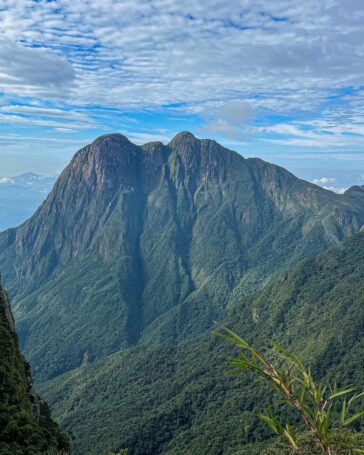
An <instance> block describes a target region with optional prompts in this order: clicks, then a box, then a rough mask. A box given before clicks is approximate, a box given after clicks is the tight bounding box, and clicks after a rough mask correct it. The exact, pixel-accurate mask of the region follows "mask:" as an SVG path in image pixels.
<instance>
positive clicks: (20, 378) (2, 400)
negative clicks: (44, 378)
mask: <svg viewBox="0 0 364 455" xmlns="http://www.w3.org/2000/svg"><path fill="white" fill-rule="evenodd" d="M48 450H65V452H64V453H66V451H67V452H68V442H67V440H66V439H65V438H64V436H62V434H61V433H60V431H59V429H58V426H57V425H56V424H55V423H54V422H53V421H52V419H51V417H50V414H49V410H48V406H47V404H46V403H45V402H44V401H42V400H41V399H40V398H39V396H38V395H37V394H36V393H35V392H34V390H33V388H32V378H31V374H30V368H29V365H28V364H27V363H26V361H25V360H24V358H23V357H22V355H21V354H20V352H19V347H18V339H17V336H16V333H15V328H14V321H13V317H12V314H11V310H10V306H9V303H8V299H7V295H6V293H5V292H4V290H3V289H2V288H1V287H0V453H1V454H2V455H38V454H39V453H45V452H46V451H48ZM47 453H48V452H47Z"/></svg>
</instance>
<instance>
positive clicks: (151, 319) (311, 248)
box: [0, 132, 364, 454]
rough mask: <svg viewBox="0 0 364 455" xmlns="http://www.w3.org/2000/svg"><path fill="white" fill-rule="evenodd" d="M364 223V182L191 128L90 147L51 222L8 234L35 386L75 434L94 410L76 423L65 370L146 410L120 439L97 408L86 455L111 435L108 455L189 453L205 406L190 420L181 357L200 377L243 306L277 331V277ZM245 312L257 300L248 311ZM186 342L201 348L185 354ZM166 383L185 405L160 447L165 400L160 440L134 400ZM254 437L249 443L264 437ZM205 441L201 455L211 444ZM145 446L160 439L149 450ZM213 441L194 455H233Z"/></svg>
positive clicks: (79, 446)
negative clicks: (315, 178)
mask: <svg viewBox="0 0 364 455" xmlns="http://www.w3.org/2000/svg"><path fill="white" fill-rule="evenodd" d="M363 224H364V188H363V187H352V188H350V189H349V190H347V191H346V192H345V193H344V194H342V195H341V194H335V193H333V192H331V191H327V190H325V189H323V188H320V187H318V186H316V185H313V184H311V183H308V182H305V181H303V180H300V179H298V178H296V177H295V176H294V175H292V174H291V173H289V172H288V171H286V170H285V169H283V168H281V167H278V166H275V165H272V164H269V163H266V162H264V161H262V160H260V159H256V158H251V159H244V158H243V157H242V156H241V155H239V154H237V153H235V152H233V151H231V150H228V149H226V148H224V147H222V146H221V145H219V144H218V143H216V142H215V141H212V140H198V139H196V138H195V137H194V136H193V135H192V134H190V133H188V132H182V133H180V134H178V135H177V136H176V137H174V138H173V139H172V140H171V142H170V143H169V144H168V145H164V144H162V143H160V142H153V143H148V144H145V145H143V146H141V147H139V146H136V145H134V144H133V143H131V142H130V141H129V140H128V139H127V138H126V137H124V136H122V135H119V134H112V135H106V136H102V137H100V138H98V139H96V140H95V141H94V142H93V143H92V144H90V145H88V146H86V147H84V148H83V149H81V150H80V151H78V152H77V153H76V155H75V156H74V158H73V159H72V161H71V163H70V164H69V165H68V166H67V168H66V169H65V170H64V171H63V173H62V174H61V176H60V177H59V179H58V180H57V182H56V184H55V186H54V188H53V190H52V192H51V193H50V194H49V195H48V197H47V199H46V201H45V202H44V203H43V204H42V206H41V207H40V208H39V209H38V210H37V211H36V213H35V214H34V215H33V216H32V217H31V218H30V219H29V220H28V221H26V222H25V223H24V224H23V225H22V226H20V227H18V228H16V229H10V230H7V231H6V232H3V233H1V234H0V270H1V271H2V276H3V280H4V282H5V284H6V286H7V288H8V290H9V293H10V295H11V298H12V305H13V309H14V313H15V316H16V320H17V328H18V331H19V336H20V341H21V346H22V349H23V350H24V352H25V354H26V355H27V357H28V358H29V360H30V361H31V364H32V365H33V371H34V376H35V378H36V380H37V381H38V382H39V383H42V386H43V387H44V390H45V391H46V395H47V396H49V397H51V398H52V402H54V403H57V406H60V407H59V408H58V409H59V411H58V412H59V415H62V421H63V424H64V425H65V426H66V427H69V426H71V425H70V424H71V423H73V424H74V423H75V420H77V415H82V413H83V408H82V406H81V409H80V410H79V414H77V412H78V411H77V405H76V404H75V403H74V402H73V401H72V399H71V398H69V397H70V395H71V394H72V393H73V392H72V391H71V387H72V381H71V382H69V380H68V378H69V376H67V374H66V375H65V376H62V375H64V374H65V373H67V372H70V373H68V374H72V370H74V372H75V373H76V374H77V375H78V374H80V375H81V376H80V378H81V379H80V380H81V381H85V383H87V382H88V380H89V379H90V380H91V381H92V378H95V381H96V382H94V383H93V384H94V385H95V390H94V392H93V399H94V400H96V401H98V400H100V401H102V400H103V399H105V400H104V401H105V402H108V401H107V397H114V396H115V394H117V393H118V391H119V393H124V392H123V391H126V390H127V393H130V397H131V401H130V402H128V406H129V407H128V412H130V413H131V414H130V413H129V414H124V410H123V409H124V408H123V409H121V408H118V409H119V410H114V409H113V410H112V414H110V415H112V416H113V419H114V420H113V421H114V422H117V421H118V419H120V422H121V420H122V423H120V425H126V426H125V428H124V427H123V428H124V430H125V431H124V430H123V431H122V432H120V434H119V433H118V432H113V433H112V435H113V436H112V437H111V435H110V434H109V433H108V431H107V429H106V428H105V427H103V424H102V422H103V421H104V420H103V419H104V417H103V416H105V413H106V414H107V413H108V412H109V411H107V410H105V409H104V408H102V407H101V408H100V409H101V411H100V414H98V413H97V412H96V411H97V410H95V412H94V413H92V419H90V423H89V426H88V423H85V422H84V419H82V422H83V423H82V425H81V426H77V425H76V431H77V434H78V437H79V441H82V443H81V442H79V443H77V442H75V448H76V453H79V454H83V453H95V454H97V453H98V452H97V450H100V448H101V445H100V446H97V444H96V442H95V441H96V440H94V438H93V437H90V435H91V434H92V435H95V438H96V437H98V436H96V435H98V434H99V432H98V429H100V428H101V427H103V429H102V432H103V433H102V434H103V435H104V436H105V438H104V436H103V437H102V438H101V436H100V441H102V447H103V448H106V449H108V448H118V447H119V448H120V447H127V446H128V444H129V446H130V447H131V448H133V451H132V452H131V453H132V454H134V453H135V454H146V453H148V454H154V453H155V454H157V453H173V454H178V453H186V451H183V450H185V449H186V444H185V442H183V441H182V440H180V439H178V441H179V442H178V443H177V442H176V440H174V435H175V434H176V432H179V431H180V430H181V431H182V429H183V431H184V430H186V431H193V429H192V427H191V425H192V424H191V422H190V421H189V420H188V419H189V417H188V416H190V415H191V412H193V413H196V414H198V413H199V412H200V411H199V409H198V407H197V408H196V409H195V408H194V404H193V403H191V406H192V408H193V409H191V407H189V406H187V404H186V406H187V407H186V409H185V410H183V409H181V408H178V412H177V411H176V409H175V403H176V402H175V400H176V399H178V396H177V394H176V390H175V389H173V387H174V386H173V384H172V385H171V387H172V389H168V387H167V386H166V385H165V384H164V383H163V381H164V376H163V375H164V374H167V375H172V377H173V379H171V380H172V382H175V381H177V382H178V377H179V376H178V375H179V371H180V372H181V375H182V376H181V380H182V377H185V376H183V375H185V374H187V373H186V371H185V372H184V370H183V369H182V370H179V369H178V368H177V366H176V365H175V360H173V355H175V354H173V353H176V355H178V356H179V357H178V359H179V361H180V362H184V356H186V359H187V358H188V356H190V357H189V360H188V364H186V367H187V366H188V365H189V364H191V365H192V364H193V365H195V366H196V368H197V367H198V365H197V364H196V362H197V363H198V362H199V358H200V357H201V355H203V354H204V350H203V348H201V347H197V348H196V349H197V350H198V352H199V356H198V357H196V355H197V354H196V352H197V351H196V352H195V347H196V346H197V345H196V343H198V346H200V345H199V343H200V341H199V340H200V339H201V337H206V333H207V331H208V330H209V329H210V328H211V327H212V326H213V324H214V321H222V320H224V319H226V318H227V317H228V315H229V314H230V312H232V311H233V310H234V309H236V308H240V309H241V311H242V312H243V313H244V314H243V317H242V318H241V319H239V320H241V321H242V323H243V322H244V317H245V318H246V320H249V321H250V325H251V326H252V327H254V330H257V336H258V335H259V334H260V333H261V332H260V331H261V330H264V326H262V327H261V328H258V327H260V325H259V324H256V325H254V324H255V323H256V322H257V321H258V320H263V319H264V315H263V313H262V312H261V311H260V309H259V308H257V309H255V307H254V304H253V301H251V300H250V299H251V296H252V295H256V294H255V293H256V292H257V291H259V290H260V289H261V288H262V286H263V285H264V284H265V283H267V282H268V281H269V280H270V279H271V277H272V276H274V275H275V274H276V273H278V272H280V271H282V270H284V269H286V268H288V267H291V266H293V265H294V264H296V263H297V262H299V261H301V260H302V259H304V258H307V257H312V256H315V255H317V254H319V253H321V252H323V251H324V250H326V249H327V248H329V247H331V246H333V245H338V244H339V243H340V242H341V241H342V240H344V239H345V238H348V237H352V236H354V235H355V234H357V233H358V232H359V230H360V228H361V227H362V226H363ZM318 286H320V285H319V284H318ZM294 298H295V295H293V296H292V301H290V300H288V301H287V302H286V303H285V305H286V307H287V311H289V307H290V306H292V308H294V305H295V301H294ZM244 302H251V303H249V304H247V305H249V306H248V307H245V306H244ZM272 305H273V306H274V305H275V304H274V303H272ZM277 305H278V303H277ZM262 311H263V310H262ZM264 311H265V310H264ZM252 314H255V316H254V318H256V321H254V320H253V321H252ZM312 314H314V313H312ZM240 316H241V315H240ZM282 318H283V320H282ZM271 323H272V325H274V324H276V328H277V333H283V332H282V331H278V328H282V327H283V326H282V324H284V314H280V315H279V316H278V315H277V318H276V319H274V320H272V322H271ZM292 324H293V323H292ZM292 326H293V325H292ZM242 327H243V326H242ZM316 329H317V327H316V326H315V330H316ZM307 330H308V332H307V337H308V339H310V333H309V329H307ZM262 333H263V332H262ZM171 346H172V347H173V348H172V350H171ZM182 346H184V348H183V349H187V351H188V349H189V347H191V349H192V352H191V353H190V354H188V353H187V351H186V353H185V351H179V349H182ZM194 346H195V347H194ZM146 347H148V351H146ZM150 349H151V350H153V349H155V351H150ZM200 349H202V351H201V350H200ZM119 351H121V353H120V354H115V353H118V352H119ZM144 352H151V357H150V359H154V360H155V362H156V366H155V369H153V368H154V367H153V365H151V364H150V363H148V365H149V368H148V369H147V370H144V369H142V368H141V367H140V368H139V367H138V365H140V364H138V362H139V361H141V360H143V359H144V357H143V356H144ZM153 352H154V354H153ZM163 352H165V353H166V358H165V361H166V362H167V364H168V365H171V368H172V370H173V371H174V373H172V372H171V371H172V370H169V367H168V368H167V367H166V366H165V364H163V363H161V362H159V361H158V358H161V359H164V354H163ZM178 352H179V353H180V354H178ZM113 354H115V355H120V356H121V357H120V359H122V362H123V365H124V366H120V363H119V364H118V363H115V364H114V361H113V358H114V357H112V356H111V357H110V355H113ZM124 356H126V357H124ZM171 356H172V357H171ZM191 356H192V357H191ZM194 356H195V357H194ZM193 358H194V359H195V360H193ZM169 361H170V362H172V363H171V364H169V363H168V362H169ZM95 362H101V363H96V364H95ZM102 362H106V363H102ZM163 362H164V360H163ZM194 362H195V363H194ZM215 363H216V362H215ZM202 364H203V363H202ZM99 365H109V366H110V370H108V373H107V375H108V377H114V378H115V385H108V382H107V380H106V378H105V377H104V375H103V373H102V372H104V371H106V370H105V369H104V370H98V369H97V368H100V367H99ZM114 365H115V369H114ZM78 368H81V370H82V369H84V370H82V372H81V373H80V371H81V370H77V369H78ZM101 368H106V367H102V366H101ZM138 368H139V369H138ZM166 368H167V369H166ZM193 368H194V367H193ZM205 368H208V365H206V364H205ZM120 370H123V372H122V374H121V373H120ZM100 371H101V372H100ZM138 371H139V372H140V374H141V376H138ZM209 371H210V370H209ZM191 373H193V370H191ZM84 374H86V375H87V378H86V377H85V376H83V375H84ZM208 374H209V375H211V371H210V373H208ZM194 377H195V376H192V377H189V379H188V381H187V380H186V390H185V393H186V397H188V394H189V393H190V392H191V391H193V390H195V389H194V388H195V387H197V388H198V387H199V382H194ZM209 377H210V376H209ZM211 377H213V378H214V377H216V376H215V375H212V376H211ZM55 378H56V379H55ZM96 378H97V379H96ZM151 378H153V379H151ZM196 378H197V376H196ZM50 380H54V381H55V382H52V384H57V387H56V389H55V390H57V394H58V395H57V397H55V395H54V394H52V393H51V389H49V388H48V387H47V381H50ZM183 380H184V379H183ZM63 381H64V382H63ZM151 381H152V383H151ZM82 383H83V382H82ZM156 383H160V385H161V388H160V389H159V392H158V393H160V398H161V400H162V401H163V402H165V400H171V401H170V405H171V407H170V408H169V409H170V411H171V412H172V414H173V416H172V417H171V416H170V415H169V414H168V412H167V411H166V409H164V408H163V409H164V410H163V415H164V417H165V419H167V420H168V419H170V418H172V420H173V422H174V426H173V428H169V430H168V431H169V432H167V433H166V435H164V436H160V438H161V439H160V440H159V439H158V441H157V442H156V445H154V446H153V447H152V446H151V445H150V444H152V436H153V435H154V434H155V431H156V430H155V427H158V425H160V423H158V422H157V420H158V419H157V418H156V414H155V412H157V409H156V408H155V407H153V402H154V398H151V400H152V401H151V402H149V404H150V405H151V407H149V408H148V409H149V411H148V412H150V415H149V418H150V421H149V424H150V426H147V427H145V428H149V430H148V431H149V433H148V434H149V436H147V435H146V434H144V433H143V431H142V427H143V425H141V422H144V419H143V418H142V416H141V413H143V412H144V411H143V407H142V406H141V405H140V407H139V405H138V404H137V402H135V407H133V404H132V402H133V400H132V395H133V390H134V391H135V393H138V394H139V396H140V397H143V400H148V397H149V395H148V394H149V392H150V393H152V389H151V388H150V387H152V388H153V387H154V386H155V385H154V384H156ZM62 384H64V385H62ZM181 386H182V385H181ZM81 387H82V386H81ZM105 387H106V388H107V389H105ZM128 387H134V389H133V388H132V389H127V388H128ZM211 387H213V386H212V385H211ZM224 387H225V386H224ZM153 390H154V389H153ZM136 391H137V392H136ZM153 393H154V392H153ZM165 393H168V394H169V395H168V397H167V396H166V395H164V394H165ZM208 393H211V394H213V392H212V391H211V390H210V391H209V392H208ZM224 393H225V392H224ZM105 394H107V397H105ZM198 396H199V397H200V395H198ZM257 396H258V395H257ZM103 397H104V398H103ZM197 398H198V397H197ZM197 398H196V399H197ZM84 399H85V400H86V398H85V397H80V400H81V401H82V400H84ZM186 399H187V398H186ZM191 399H192V398H191ZM198 399H199V400H202V398H201V397H200V398H198ZM211 399H212V400H213V398H211ZM68 400H70V401H68ZM254 400H255V398H254ZM254 400H253V401H254ZM182 401H183V400H182ZM86 402H87V400H86ZM86 402H85V409H86V407H87V403H86ZM60 403H62V404H61V405H60ZM71 403H72V404H71ZM181 403H182V402H181ZM211 403H214V402H213V401H212V402H211ZM254 403H255V404H256V401H254ZM254 403H253V402H252V405H251V407H252V408H254V406H255V404H254ZM215 404H216V402H215ZM69 406H72V409H74V410H75V409H76V411H75V412H76V414H77V415H75V414H73V412H71V408H69ZM120 406H122V405H120ZM148 406H149V405H148ZM201 406H202V404H201ZM214 410H215V411H216V412H218V409H215V408H214ZM175 411H176V412H177V414H175ZM225 411H226V413H227V414H226V415H228V413H229V410H228V409H226V410H225ZM225 411H224V412H225ZM125 412H126V411H125ZM211 412H212V411H211ZM101 413H103V414H102V415H101ZM230 417H231V418H232V416H230ZM156 419H157V420H156ZM186 419H187V420H186ZM248 420H249V419H248ZM153 422H154V423H153ZM144 423H145V422H144ZM149 424H148V425H149ZM183 425H187V427H184V426H183ZM188 425H190V426H188ZM201 425H203V422H202V423H201ZM143 428H144V427H143ZM195 430H196V428H195V429H194V431H195ZM100 431H101V430H100ZM138 432H139V433H138ZM253 433H254V432H253ZM253 433H251V435H250V436H249V437H250V439H249V438H248V439H247V437H245V436H244V437H245V439H244V438H243V439H242V440H244V441H245V443H247V442H249V441H250V440H251V441H252V440H253V439H254V438H257V434H255V433H254V434H253ZM128 434H129V435H130V437H129V436H127V435H128ZM239 434H240V433H239ZM133 435H134V436H133ZM109 436H110V438H109ZM179 437H181V438H182V437H183V435H180V436H179ZM185 437H186V438H191V437H192V436H191V434H189V435H185ZM221 437H222V436H221ZM108 438H109V439H108ZM133 438H135V439H133ZM148 438H149V439H148ZM166 438H167V439H166ZM193 438H196V440H195V439H194V440H195V443H196V444H198V447H200V449H201V447H202V443H201V439H200V442H198V438H199V435H198V434H197V435H195V436H193ZM137 439H138V440H143V441H144V442H145V444H146V445H141V446H136V445H135V444H136V442H135V441H136V440H137ZM107 440H110V441H112V444H113V447H111V446H110V447H109V446H107ZM196 441H197V442H196ZM225 443H226V444H228V442H225ZM100 444H101V442H100ZM110 444H111V442H110ZM125 444H126V445H125ZM148 444H149V445H148ZM153 444H154V443H153ZM153 444H152V445H153ZM214 444H215V446H214V447H215V449H216V450H215V449H214V450H215V451H212V452H211V451H210V452H203V451H200V452H193V451H192V452H191V453H201V454H203V453H233V452H231V451H230V452H222V447H223V444H224V441H223V440H222V439H221V438H217V439H216V440H215V442H214ZM234 444H235V443H234ZM206 447H207V448H208V447H209V446H206ZM189 450H192V449H191V447H190V448H189ZM206 450H207V449H206ZM229 450H230V449H229ZM187 453H188V450H187Z"/></svg>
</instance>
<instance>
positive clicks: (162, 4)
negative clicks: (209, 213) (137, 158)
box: [0, 0, 364, 159]
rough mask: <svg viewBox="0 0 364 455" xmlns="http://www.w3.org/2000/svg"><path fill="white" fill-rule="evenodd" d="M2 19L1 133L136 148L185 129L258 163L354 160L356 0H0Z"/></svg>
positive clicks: (358, 69) (357, 140) (363, 31)
mask: <svg viewBox="0 0 364 455" xmlns="http://www.w3.org/2000/svg"><path fill="white" fill-rule="evenodd" d="M0 9H1V15H0V90H1V93H2V95H1V96H0V124H1V125H2V126H1V127H2V128H3V129H4V131H5V132H7V133H14V131H16V132H20V134H21V135H23V136H24V137H26V136H28V137H30V136H32V135H33V136H36V137H38V138H40V137H41V136H42V135H43V137H44V138H49V139H54V140H59V139H64V140H65V141H67V140H68V141H74V143H76V142H77V141H80V142H82V141H85V140H86V139H88V138H89V137H91V136H92V135H96V134H99V133H100V132H105V131H110V130H112V131H120V130H122V131H124V132H127V133H128V134H130V135H131V136H132V137H133V138H134V139H135V140H136V141H138V142H141V141H143V140H144V139H145V140H148V138H152V139H153V138H158V139H159V138H160V139H162V140H165V141H167V140H168V139H169V138H170V136H171V135H172V134H173V133H174V132H175V131H176V130H177V129H186V128H190V129H193V130H194V131H195V132H201V131H202V130H203V131H205V132H207V133H208V136H210V137H214V138H216V139H222V140H223V141H225V143H226V142H228V143H231V144H233V145H234V147H236V148H238V149H239V150H243V149H244V147H245V145H246V146H247V147H249V152H251V153H256V154H259V153H263V151H264V153H266V150H268V151H277V150H282V149H283V150H284V151H285V153H287V154H288V153H291V154H296V155H297V154H298V155H300V156H302V155H303V150H304V151H305V152H307V151H308V150H309V151H312V150H316V149H317V150H319V151H320V152H321V151H322V152H323V153H326V152H327V153H333V151H334V152H335V153H336V151H342V152H343V153H344V152H347V151H350V150H355V151H359V152H360V151H361V152H364V65H363V63H362V62H363V59H364V47H363V44H362V43H363V42H364V28H363V25H362V24H363V23H364V3H363V2H361V1H360V0H324V1H322V0H307V1H306V2H304V3H298V2H292V1H291V0H276V1H274V2H272V1H271V0H254V1H253V0H236V1H234V2H226V1H223V0H210V1H209V2H195V1H192V0H181V1H179V2H176V1H175V0H151V1H145V0H133V1H131V0H124V1H122V2H116V1H114V0H87V1H82V2H77V1H74V0H53V1H50V2H46V1H44V2H39V1H35V0H34V1H32V0H17V1H10V0H0ZM181 117H182V118H183V119H184V120H183V125H182V122H181V121H180V120H178V119H180V118H181ZM30 132H32V134H30ZM9 141H11V140H10V139H9ZM38 143H39V144H40V142H38ZM243 143H244V144H245V145H244V144H243ZM9 144H10V142H9ZM16 144H18V146H19V147H20V146H21V145H20V144H21V141H18V142H16ZM8 147H10V146H8ZM14 147H15V145H14ZM239 147H240V148H239ZM7 150H10V148H8V149H7ZM11 150H13V149H11ZM42 150H44V153H46V150H45V146H43V148H42ZM19 153H20V151H19ZM273 158H274V154H273V152H272V154H271V156H268V159H273Z"/></svg>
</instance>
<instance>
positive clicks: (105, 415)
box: [44, 234, 364, 455]
mask: <svg viewBox="0 0 364 455" xmlns="http://www.w3.org/2000/svg"><path fill="white" fill-rule="evenodd" d="M225 324H226V325H227V326H229V327H231V328H234V329H235V330H236V331H237V332H238V333H239V334H242V335H243V336H244V337H245V338H247V339H248V340H249V341H250V342H252V343H254V344H256V345H257V346H258V347H264V346H267V345H268V343H269V340H271V339H274V340H276V341H278V342H280V343H282V344H283V345H284V346H287V347H290V349H292V350H293V351H294V352H296V353H299V355H300V356H301V357H302V358H303V359H304V361H305V362H306V363H307V364H310V365H311V367H312V371H313V373H314V375H315V377H316V378H318V379H319V378H322V377H326V378H329V379H330V381H331V382H333V381H334V380H335V379H336V380H337V381H338V384H339V385H340V386H341V385H347V384H351V385H355V386H356V387H357V388H358V389H359V390H361V389H364V380H363V377H364V375H363V372H364V364H363V358H364V338H363V334H364V333H363V328H364V234H359V235H357V236H355V237H354V238H352V239H350V240H348V241H346V242H345V243H344V244H343V245H340V247H337V248H334V249H331V250H330V251H328V252H326V253H324V254H322V255H320V256H318V257H317V258H313V259H308V260H306V261H304V262H301V263H300V264H299V265H297V266H295V267H294V268H292V269H290V270H288V271H285V272H281V273H280V274H278V275H277V276H276V277H275V278H274V279H272V280H271V281H270V282H269V283H268V284H267V285H266V286H264V287H263V289H262V290H261V291H259V292H258V293H256V294H255V295H253V296H250V297H247V298H243V299H242V301H241V303H240V304H239V305H237V306H235V307H234V308H232V309H231V311H230V313H229V314H228V317H227V319H226V320H225ZM231 354H232V351H231V347H230V346H226V345H225V344H223V342H222V341H221V340H218V339H216V338H215V337H213V336H211V335H204V336H202V337H201V338H200V339H197V340H196V339H195V340H194V341H193V342H191V343H188V344H185V345H180V346H177V347H176V346H165V347H158V348H150V347H136V348H131V349H127V350H125V351H123V352H120V353H118V354H114V355H112V356H110V357H109V358H107V359H106V360H104V361H102V362H99V363H97V364H95V365H90V366H89V367H84V368H80V369H78V370H76V371H74V372H71V373H67V374H65V375H64V376H61V377H59V378H57V379H55V380H53V381H50V382H49V383H48V384H46V385H45V386H44V394H45V396H46V397H47V399H48V400H49V401H50V403H51V405H52V407H53V408H54V409H55V412H56V415H57V416H58V417H59V418H60V421H61V422H62V425H63V426H64V427H65V428H72V429H73V431H74V432H75V434H76V440H75V451H76V454H77V453H79V454H83V453H85V452H86V451H89V452H87V453H90V454H97V453H98V452H97V451H98V450H99V449H100V448H105V447H107V448H110V449H118V448H120V447H128V448H129V449H130V453H131V454H132V455H134V454H138V455H141V454H143V455H145V454H150V455H152V454H170V455H172V454H173V455H179V454H181V455H182V454H185V453H193V454H195V453H196V454H197V453H198V454H201V455H209V454H211V453H213V454H224V455H231V454H245V455H248V454H249V455H250V454H259V453H261V449H260V447H261V445H260V444H259V443H258V441H264V439H266V438H268V437H270V433H269V431H267V430H266V429H265V427H264V426H262V425H261V424H260V423H259V422H258V419H257V417H256V416H257V413H258V412H261V411H262V410H263V409H264V408H265V407H266V406H267V405H268V403H271V401H272V397H273V396H274V394H273V392H272V391H271V390H270V389H266V388H265V387H264V386H263V385H262V383H261V382H256V381H253V380H252V378H251V377H250V376H241V377H234V376H233V377H232V376H228V375H226V374H225V372H224V371H223V370H221V369H220V368H219V366H221V365H222V364H223V363H224V361H225V359H226V358H227V357H228V356H230V355H231ZM86 417H88V419H86ZM86 420H87V422H86Z"/></svg>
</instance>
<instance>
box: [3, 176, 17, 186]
mask: <svg viewBox="0 0 364 455" xmlns="http://www.w3.org/2000/svg"><path fill="white" fill-rule="evenodd" d="M12 183H14V180H13V179H11V178H9V177H2V178H0V185H11V184H12Z"/></svg>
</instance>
